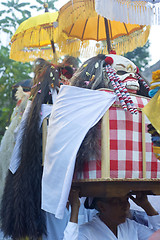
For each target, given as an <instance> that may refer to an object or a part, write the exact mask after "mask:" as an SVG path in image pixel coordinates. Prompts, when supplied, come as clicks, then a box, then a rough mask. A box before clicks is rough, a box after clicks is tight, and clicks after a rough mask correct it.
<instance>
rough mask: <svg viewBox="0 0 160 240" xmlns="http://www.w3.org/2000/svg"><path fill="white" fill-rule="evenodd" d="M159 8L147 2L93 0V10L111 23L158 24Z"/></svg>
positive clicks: (157, 5) (159, 17) (147, 0)
mask: <svg viewBox="0 0 160 240" xmlns="http://www.w3.org/2000/svg"><path fill="white" fill-rule="evenodd" d="M144 2H145V4H144ZM159 8H160V7H159V4H156V5H154V7H153V4H151V3H149V0H146V1H133V0H132V1H129V0H128V1H126V0H109V1H106V0H95V10H96V12H97V13H98V14H99V15H101V16H103V17H105V18H107V19H109V20H112V21H113V20H114V21H120V22H125V23H131V24H139V25H152V24H160V22H159V19H160V14H159Z"/></svg>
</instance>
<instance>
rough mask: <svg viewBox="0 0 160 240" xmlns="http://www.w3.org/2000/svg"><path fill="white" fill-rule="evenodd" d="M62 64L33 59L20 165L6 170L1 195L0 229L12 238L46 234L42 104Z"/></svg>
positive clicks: (48, 99)
mask: <svg viewBox="0 0 160 240" xmlns="http://www.w3.org/2000/svg"><path fill="white" fill-rule="evenodd" d="M64 68H65V67H62V66H56V65H53V64H51V63H50V62H47V61H45V60H44V59H42V58H38V59H37V60H36V61H35V63H34V67H33V71H34V83H33V86H32V88H31V97H30V99H31V101H32V103H31V106H30V109H29V113H28V115H27V118H26V122H25V127H24V129H23V136H22V140H21V145H20V146H19V148H20V150H19V157H20V165H19V167H18V169H17V171H16V173H15V174H14V175H13V174H12V173H11V172H10V171H9V173H8V176H7V178H6V184H5V189H4V193H3V197H2V208H1V220H2V231H3V232H4V235H5V236H11V237H12V238H14V239H19V238H25V237H29V238H31V239H38V238H39V237H41V236H42V234H46V226H45V216H44V212H43V211H42V210H41V178H42V170H43V169H42V130H41V127H40V121H41V106H42V104H46V103H52V96H51V94H50V89H51V88H52V89H57V87H59V76H60V74H61V70H62V69H64Z"/></svg>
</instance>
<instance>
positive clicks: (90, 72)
mask: <svg viewBox="0 0 160 240" xmlns="http://www.w3.org/2000/svg"><path fill="white" fill-rule="evenodd" d="M105 58H106V56H105V55H103V54H99V55H97V56H96V57H93V58H90V59H89V60H87V61H85V62H84V63H83V64H82V66H81V67H80V68H79V69H78V70H77V71H76V72H75V74H74V75H73V77H72V79H71V85H73V86H77V87H82V88H88V89H99V88H104V87H107V84H106V81H105V78H104V73H103V67H104V66H105V65H106V63H105V61H104V60H105Z"/></svg>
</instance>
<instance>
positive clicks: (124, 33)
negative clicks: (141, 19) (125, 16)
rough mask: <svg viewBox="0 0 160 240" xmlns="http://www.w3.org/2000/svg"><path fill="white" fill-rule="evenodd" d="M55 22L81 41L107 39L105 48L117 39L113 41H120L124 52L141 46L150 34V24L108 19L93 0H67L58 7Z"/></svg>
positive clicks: (61, 28)
mask: <svg viewBox="0 0 160 240" xmlns="http://www.w3.org/2000/svg"><path fill="white" fill-rule="evenodd" d="M107 2H108V1H107ZM58 22H59V28H60V30H61V31H62V32H64V33H65V34H66V35H67V36H68V37H75V38H78V39H80V40H81V41H84V40H95V41H104V40H106V41H107V48H108V52H109V50H110V49H111V42H110V41H111V40H112V41H113V40H115V39H116V41H115V42H116V44H117V45H118V44H119V45H120V44H121V48H123V51H121V52H123V53H125V52H128V51H132V50H134V49H135V48H136V47H140V46H143V45H144V44H145V43H146V41H147V39H148V36H149V27H148V28H146V27H145V26H143V25H138V24H129V23H128V24H126V23H124V22H118V21H111V20H108V19H106V18H104V17H102V16H100V15H98V14H97V13H96V11H95V6H94V1H93V0H73V1H69V2H68V3H66V4H65V5H64V6H63V7H62V8H61V9H60V11H59V17H58ZM126 45H128V47H127V46H126ZM118 48H120V46H119V47H118ZM116 50H117V49H116ZM121 50H122V49H121Z"/></svg>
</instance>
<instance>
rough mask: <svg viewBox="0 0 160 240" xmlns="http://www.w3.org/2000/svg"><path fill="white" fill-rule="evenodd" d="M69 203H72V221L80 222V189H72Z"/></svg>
mask: <svg viewBox="0 0 160 240" xmlns="http://www.w3.org/2000/svg"><path fill="white" fill-rule="evenodd" d="M69 203H70V205H71V217H70V222H74V223H78V212H79V208H80V200H79V189H75V188H74V189H71V191H70V194H69Z"/></svg>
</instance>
